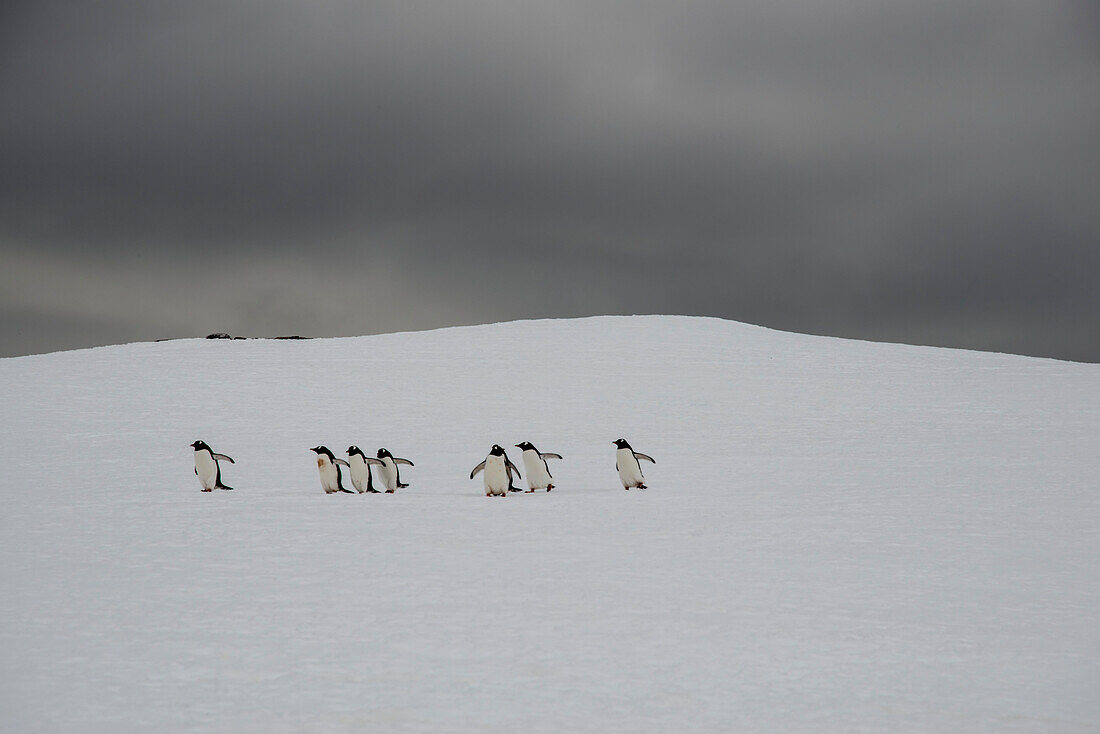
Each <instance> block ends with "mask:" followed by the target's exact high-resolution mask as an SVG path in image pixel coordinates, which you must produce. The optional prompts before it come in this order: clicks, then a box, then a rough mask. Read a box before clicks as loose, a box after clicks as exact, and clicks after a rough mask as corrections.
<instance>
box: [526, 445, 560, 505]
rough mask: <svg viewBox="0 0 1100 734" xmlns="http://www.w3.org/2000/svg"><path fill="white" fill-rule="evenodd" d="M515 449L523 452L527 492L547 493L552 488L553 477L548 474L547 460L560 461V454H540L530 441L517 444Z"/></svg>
mask: <svg viewBox="0 0 1100 734" xmlns="http://www.w3.org/2000/svg"><path fill="white" fill-rule="evenodd" d="M516 448H517V449H519V450H520V451H522V452H523V468H524V469H526V470H527V487H528V489H527V491H528V492H534V491H535V490H536V489H545V490H546V491H547V492H549V491H550V490H551V489H553V488H554V477H553V476H551V474H550V467H549V466H548V465H547V463H546V460H547V459H560V458H561V454H550V453H546V454H540V453H539V450H538V449H536V448H535V447H534V446H533V445H532V444H531V442H530V441H523V442H522V443H517V444H516Z"/></svg>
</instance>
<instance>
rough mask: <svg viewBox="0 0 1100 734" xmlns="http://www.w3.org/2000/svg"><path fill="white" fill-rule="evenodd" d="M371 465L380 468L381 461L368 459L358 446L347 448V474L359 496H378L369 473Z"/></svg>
mask: <svg viewBox="0 0 1100 734" xmlns="http://www.w3.org/2000/svg"><path fill="white" fill-rule="evenodd" d="M371 464H377V465H378V466H382V462H381V461H379V460H378V459H372V458H370V457H369V456H367V455H366V454H364V453H363V450H362V449H360V448H359V447H358V446H348V473H349V474H351V483H352V484H354V485H355V489H356V491H358V492H359V494H368V493H369V494H378V490H377V489H375V488H374V477H373V476H372V475H371V471H370V467H371Z"/></svg>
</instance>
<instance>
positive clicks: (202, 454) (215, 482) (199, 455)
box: [191, 441, 237, 492]
mask: <svg viewBox="0 0 1100 734" xmlns="http://www.w3.org/2000/svg"><path fill="white" fill-rule="evenodd" d="M191 448H193V449H195V476H197V477H198V478H199V482H200V483H201V484H202V491H203V492H213V491H214V490H215V489H233V488H232V487H227V486H225V485H224V484H222V468H221V466H219V465H218V461H219V460H224V461H228V462H229V463H230V464H236V463H237V462H235V461H233V459H231V458H229V457H228V456H226V455H225V454H215V453H214V451H213V449H211V448H210V447H209V446H207V445H206V442H205V441H195V443H193V444H191Z"/></svg>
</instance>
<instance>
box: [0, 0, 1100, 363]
mask: <svg viewBox="0 0 1100 734" xmlns="http://www.w3.org/2000/svg"><path fill="white" fill-rule="evenodd" d="M1098 280H1100V8H1098V5H1097V4H1096V3H1095V2H1092V1H1091V0H1082V1H1081V2H1056V1H1053V2H1052V1H1044V2H1033V1H1029V2H1013V1H1012V0H971V1H970V2H966V3H959V2H955V1H954V0H950V1H946V0H945V1H941V0H923V1H922V2H913V1H912V0H908V1H906V2H890V1H883V0H867V1H866V2H864V1H861V0H807V1H806V2H800V1H795V0H784V2H776V1H775V0H748V1H744V2H736V3H734V2H728V1H727V0H722V1H721V2H699V3H694V2H693V3H683V2H638V1H636V0H635V1H632V2H603V3H601V2H591V0H587V1H586V2H569V1H568V0H555V2H545V3H522V2H521V3H517V2H515V1H514V0H509V1H504V0H500V1H499V2H495V1H493V2H471V1H468V0H460V1H454V0H452V1H449V2H438V3H419V2H411V1H410V0H398V1H394V2H346V3H332V2H315V1H310V2H300V3H271V2H264V3H259V2H231V1H227V0H221V1H219V2H210V3H205V2H186V3H179V2H177V3H156V2H133V3H112V2H105V3H84V4H70V3H58V4H55V3H51V2H34V3H25V4H22V5H19V4H12V3H7V4H5V6H4V9H3V10H0V354H3V355H17V354H26V353H30V352H40V351H51V350H56V349H69V348H75V347H81V346H91V345H97V344H107V343H117V342H125V341H134V340H145V339H156V338H165V337H182V336H202V335H205V334H207V333H209V332H212V331H228V332H231V333H234V334H242V335H252V336H263V335H267V336H274V335H280V334H303V335H309V336H336V335H353V334H367V333H376V332H386V331H397V330H406V329H422V328H431V327H437V326H449V325H457V324H467V323H481V322H489V321H501V320H508V319H514V318H529V317H544V316H582V315H591V314H601V313H678V314H698V315H711V316H721V317H723V318H730V319H736V320H740V321H747V322H751V323H757V324H762V325H765V326H772V327H776V328H781V329H787V330H792V331H801V332H810V333H821V334H831V335H836V336H847V337H855V338H867V339H878V340H888V341H902V342H910V343H919V344H935V345H942V346H960V347H969V348H977V349H993V350H998V351H1009V352H1017V353H1024V354H1035V355H1046V356H1056V357H1061V358H1066V359H1077V360H1087V361H1100V338H1098V335H1100V288H1098V287H1097V282H1098Z"/></svg>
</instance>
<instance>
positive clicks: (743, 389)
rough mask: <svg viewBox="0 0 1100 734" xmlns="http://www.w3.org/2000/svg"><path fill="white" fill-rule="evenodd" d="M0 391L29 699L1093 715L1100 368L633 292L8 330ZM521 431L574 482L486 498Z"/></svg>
mask: <svg viewBox="0 0 1100 734" xmlns="http://www.w3.org/2000/svg"><path fill="white" fill-rule="evenodd" d="M0 415H2V416H3V418H4V420H3V421H2V422H0V461H2V466H3V467H4V469H5V472H4V474H3V476H2V477H0V499H2V501H3V512H2V513H0V573H2V576H0V583H2V588H3V594H2V595H0V639H2V644H0V682H2V685H0V728H2V729H4V730H7V731H62V730H65V731H72V730H77V731H112V732H113V731H149V730H154V729H167V730H184V729H186V730H199V731H225V732H229V731H239V730H247V731H303V730H313V731H320V730H323V731H425V730H432V731H502V732H504V731H536V732H557V731H653V732H658V731H669V730H677V729H681V730H682V729H685V728H687V729H691V730H697V731H785V732H790V731H814V732H821V731H836V732H854V731H944V732H954V731H972V732H975V731H987V732H1003V731H1059V732H1077V731H1080V732H1086V731H1087V732H1093V731H1097V730H1100V570H1098V569H1100V498H1098V493H1097V484H1098V482H1100V365H1086V364H1074V363H1066V362H1057V361H1053V360H1043V359H1033V358H1024V357H1014V356H1007V355H997V354H985V353H975V352H963V351H954V350H945V349H931V348H919V347H908V346H900V345H889V344H874V343H866V342H855V341H845V340H839V339H829V338H822V337H810V336H803V335H796V334H787V333H782V332H776V331H771V330H768V329H762V328H758V327H753V326H747V325H743V324H738V323H733V322H727V321H720V320H716V319H703V318H685V317H604V318H592V319H580V320H563V321H528V322H515V323H508V324H497V325H492V326H481V327H469V328H457V329H446V330H441V331H433V332H420V333H408V334H393V335H384V336H372V337H361V338H350V339H324V340H311V341H301V342H294V341H266V340H254V341H205V340H184V341H174V342H163V343H156V344H130V345H126V346H118V347H106V348H100V349H91V350H83V351H74V352H64V353H57V354H49V355H40V356H32V357H21V358H14V359H2V360H0ZM620 435H621V436H625V437H626V438H627V439H628V440H630V441H631V443H632V444H633V446H634V448H635V449H636V450H638V451H644V452H646V453H649V454H651V455H652V456H653V457H654V458H655V459H656V460H657V462H658V463H657V464H656V466H651V465H648V464H646V465H644V468H645V471H646V475H647V478H648V480H649V486H650V489H649V490H648V491H646V492H643V491H631V492H629V493H628V492H624V491H623V490H622V489H621V487H620V485H619V484H618V478H617V475H616V472H615V468H614V447H613V446H612V445H611V441H612V440H613V439H615V438H618V437H619V436H620ZM196 438H202V439H204V440H206V441H207V442H208V443H210V445H211V446H213V447H214V450H215V451H221V452H224V453H227V454H229V455H230V456H233V457H234V458H235V459H236V461H237V463H236V464H235V465H227V466H224V467H223V478H224V479H225V481H226V482H227V483H228V484H230V485H232V486H235V487H236V488H237V490H236V491H235V492H215V493H212V494H203V493H201V492H200V491H199V484H198V481H197V480H196V479H195V476H194V475H193V473H192V466H193V465H192V452H191V449H190V448H189V446H188V444H189V443H190V442H192V441H194V440H195V439H196ZM523 439H529V440H531V441H532V442H534V443H535V445H536V446H538V447H539V448H540V449H541V450H543V451H556V452H559V453H561V454H562V455H563V456H564V457H565V460H564V461H562V462H557V463H553V464H552V468H553V470H554V473H555V476H556V478H557V479H558V489H556V490H555V491H554V492H552V493H549V494H547V493H539V494H535V495H512V496H509V497H507V498H504V499H489V498H486V497H485V496H484V495H483V494H482V489H481V480H480V477H478V478H477V479H476V480H473V481H471V480H469V479H468V478H467V477H468V474H469V471H470V469H471V468H472V467H473V466H474V465H475V464H477V463H478V462H479V461H480V460H481V459H482V458H484V456H485V453H486V452H487V450H488V448H489V446H490V445H491V444H492V443H494V442H499V443H501V444H503V445H505V446H506V447H511V446H512V445H513V444H515V443H518V442H519V441H521V440H523ZM317 443H324V444H327V445H328V446H329V447H330V448H332V449H333V450H334V451H336V452H337V453H338V455H342V452H343V450H344V449H346V448H347V446H348V445H349V444H352V443H356V444H358V445H360V446H362V447H364V448H368V447H369V448H371V449H374V448H377V447H378V446H381V445H385V446H387V447H388V448H390V449H391V450H393V451H394V452H395V453H396V454H397V455H399V456H408V457H409V458H411V459H412V460H413V461H414V462H415V463H416V466H415V467H406V468H405V471H403V472H402V477H403V479H405V480H406V481H409V482H411V483H412V487H411V488H410V489H408V490H405V491H403V492H402V493H399V494H397V495H371V496H358V495H355V496H352V495H334V496H326V495H324V494H323V493H322V491H321V489H320V485H319V481H318V477H317V471H316V466H315V463H314V458H315V457H314V454H312V453H311V452H310V451H309V447H311V446H314V445H316V444H317ZM509 453H510V455H511V456H512V458H513V460H515V461H517V462H518V460H519V452H518V450H517V449H514V448H509Z"/></svg>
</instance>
